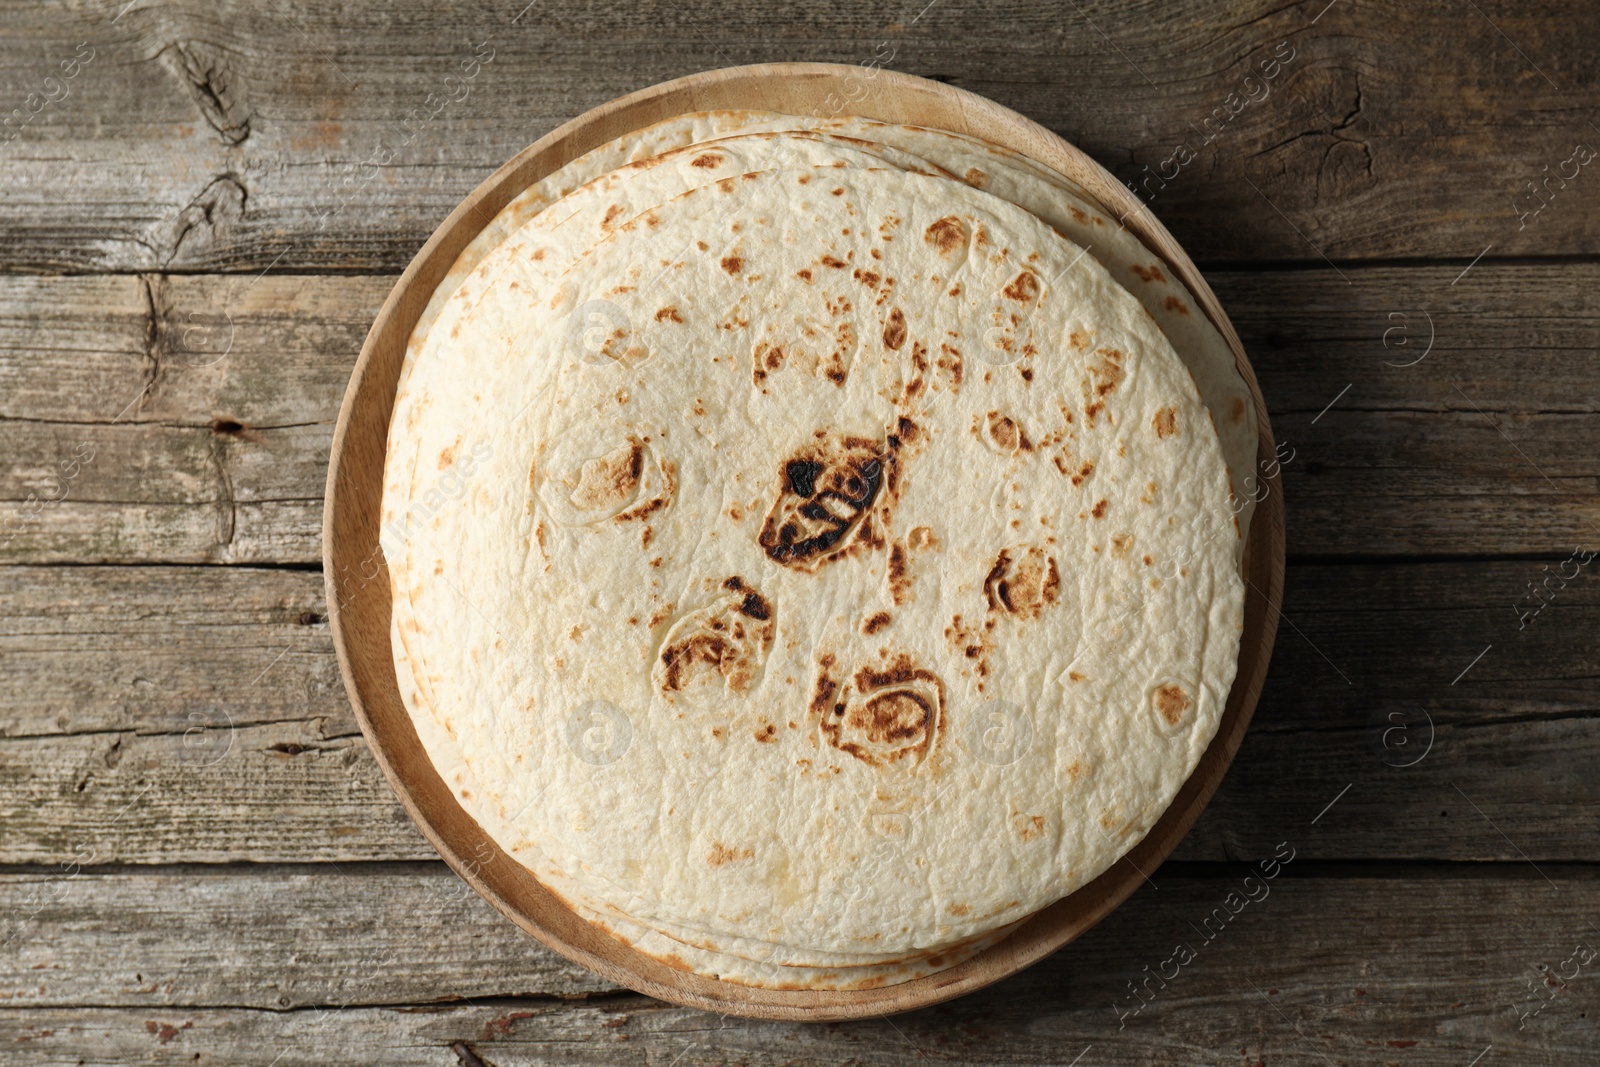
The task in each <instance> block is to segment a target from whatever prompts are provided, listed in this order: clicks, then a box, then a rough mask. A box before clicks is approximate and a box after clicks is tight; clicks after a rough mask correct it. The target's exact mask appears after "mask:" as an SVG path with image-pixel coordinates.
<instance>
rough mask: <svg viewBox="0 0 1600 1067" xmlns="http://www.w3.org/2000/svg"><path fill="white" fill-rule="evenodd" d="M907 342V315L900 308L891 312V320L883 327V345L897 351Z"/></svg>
mask: <svg viewBox="0 0 1600 1067" xmlns="http://www.w3.org/2000/svg"><path fill="white" fill-rule="evenodd" d="M905 343H906V316H905V312H903V311H901V310H900V309H899V308H893V309H892V310H890V312H889V321H888V322H887V323H886V324H885V325H884V327H883V345H884V347H885V348H892V349H895V350H896V351H898V350H899V348H900V346H901V345H903V344H905Z"/></svg>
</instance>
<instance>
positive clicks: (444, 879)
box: [0, 851, 617, 1009]
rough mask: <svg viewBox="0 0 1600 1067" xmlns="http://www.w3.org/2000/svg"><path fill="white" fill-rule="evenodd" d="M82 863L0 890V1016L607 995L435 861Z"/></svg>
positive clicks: (1, 878)
mask: <svg viewBox="0 0 1600 1067" xmlns="http://www.w3.org/2000/svg"><path fill="white" fill-rule="evenodd" d="M94 860H95V856H94V855H93V854H92V853H91V852H89V851H85V852H84V853H83V854H82V862H79V863H75V864H72V865H67V866H64V867H60V868H48V869H45V870H43V871H41V872H39V873H36V874H35V873H23V874H8V875H0V916H3V917H4V919H3V924H0V942H3V943H4V944H5V949H4V951H0V1005H4V1006H7V1007H21V1006H29V1005H32V1006H40V1007H42V1006H46V1005H49V1006H56V1007H64V1006H70V1005H73V1004H105V1005H115V1006H118V1007H155V1006H160V1007H170V1006H175V1005H186V1006H187V1005H207V1004H227V1005H234V1006H239V1007H252V1008H269V1009H281V1008H302V1007H307V1006H313V1005H320V1006H338V1005H345V1004H355V1005H362V1004H373V1003H390V1004H392V1003H401V1002H405V1001H411V1000H415V1001H429V1000H447V999H454V998H460V997H483V996H508V995H519V994H522V995H546V996H576V995H581V994H586V993H595V992H606V991H615V990H616V988H617V987H616V986H613V985H611V984H610V983H608V982H606V981H604V980H603V979H601V978H599V977H598V976H596V975H594V974H593V973H591V972H589V971H588V970H585V969H584V968H582V967H580V966H578V965H577V964H574V963H569V962H568V961H567V960H566V959H565V958H563V957H561V956H558V955H556V954H555V953H553V952H551V951H549V950H548V949H546V948H544V947H543V946H542V945H540V944H539V943H538V942H537V941H535V940H534V939H533V938H531V937H528V936H526V935H524V934H523V933H522V932H521V931H520V930H519V929H517V927H515V926H514V925H512V923H511V922H510V921H509V920H507V919H505V918H504V917H502V916H501V915H500V913H499V912H497V911H495V910H494V909H493V908H492V907H490V906H489V905H488V904H487V903H486V902H485V901H484V900H483V898H481V897H479V896H478V894H477V893H475V892H473V890H472V887H471V886H469V885H467V883H466V882H464V881H462V880H461V879H459V878H457V877H456V876H455V875H454V874H453V873H451V872H450V870H449V869H448V868H446V867H445V866H444V865H443V864H442V863H439V862H437V861H436V862H433V863H418V864H377V865H374V864H316V865H311V866H300V867H292V868H284V867H265V868H250V867H221V868H216V869H214V870H212V871H208V870H206V869H204V868H196V867H183V868H176V869H171V868H168V869H162V870H159V871H157V872H152V873H138V874H130V873H116V872H108V871H105V870H103V869H93V868H90V869H87V870H86V869H85V866H86V865H87V864H92V863H93V862H94ZM198 959H205V960H206V961H207V965H206V966H204V967H196V966H195V965H194V964H195V962H196V960H198Z"/></svg>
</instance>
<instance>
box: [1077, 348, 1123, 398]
mask: <svg viewBox="0 0 1600 1067" xmlns="http://www.w3.org/2000/svg"><path fill="white" fill-rule="evenodd" d="M1095 355H1097V356H1099V357H1100V359H1099V361H1098V362H1095V363H1091V364H1089V379H1088V380H1087V381H1086V382H1084V387H1083V391H1084V395H1085V396H1087V397H1090V398H1091V399H1100V398H1103V397H1106V396H1109V395H1111V394H1112V393H1114V392H1116V389H1117V386H1119V385H1121V384H1122V380H1123V379H1124V378H1125V377H1127V372H1126V371H1125V370H1123V367H1122V360H1123V355H1122V353H1121V352H1120V351H1118V350H1117V349H1115V348H1101V349H1096V351H1095Z"/></svg>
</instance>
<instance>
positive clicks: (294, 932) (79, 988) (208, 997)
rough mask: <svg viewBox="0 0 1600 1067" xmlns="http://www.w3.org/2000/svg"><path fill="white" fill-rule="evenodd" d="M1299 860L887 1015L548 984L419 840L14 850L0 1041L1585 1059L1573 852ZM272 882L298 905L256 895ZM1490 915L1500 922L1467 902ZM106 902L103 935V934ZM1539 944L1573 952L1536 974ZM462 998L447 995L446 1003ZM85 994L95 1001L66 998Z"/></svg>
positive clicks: (1168, 881) (31, 1048)
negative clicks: (122, 866)
mask: <svg viewBox="0 0 1600 1067" xmlns="http://www.w3.org/2000/svg"><path fill="white" fill-rule="evenodd" d="M1303 862H1304V861H1303V860H1301V859H1299V858H1297V859H1296V860H1294V861H1293V862H1292V863H1290V864H1289V865H1288V866H1286V867H1284V868H1282V870H1281V873H1280V874H1279V876H1278V877H1277V878H1276V879H1274V880H1271V881H1269V882H1266V883H1262V882H1260V881H1259V879H1258V880H1257V881H1256V882H1255V883H1253V884H1252V887H1251V890H1250V891H1251V892H1253V893H1255V894H1256V895H1257V896H1258V897H1261V893H1262V890H1263V887H1264V888H1265V890H1266V895H1265V897H1264V898H1261V899H1258V900H1257V901H1255V902H1253V903H1250V904H1248V905H1245V906H1243V908H1242V910H1240V911H1239V912H1238V913H1237V915H1230V913H1229V912H1228V911H1227V910H1226V905H1225V904H1224V901H1225V900H1226V899H1227V896H1228V894H1229V893H1230V892H1236V891H1242V890H1241V887H1243V886H1244V884H1245V883H1244V880H1243V879H1244V876H1245V875H1247V874H1248V873H1249V872H1248V871H1247V870H1245V869H1243V868H1237V867H1234V868H1223V869H1217V870H1214V871H1211V872H1209V873H1206V874H1200V875H1196V874H1191V873H1187V872H1185V871H1184V870H1181V869H1174V868H1166V869H1163V870H1162V871H1161V872H1159V874H1158V876H1157V877H1158V881H1159V885H1160V889H1159V891H1156V890H1152V889H1149V888H1146V889H1143V890H1141V891H1140V892H1139V893H1137V894H1136V895H1135V896H1134V897H1133V899H1132V900H1130V901H1129V902H1128V903H1127V904H1126V905H1125V906H1124V907H1123V908H1121V909H1120V910H1119V911H1118V912H1117V913H1116V914H1115V915H1113V916H1112V917H1111V918H1109V919H1108V920H1106V922H1104V923H1102V924H1101V925H1100V926H1099V927H1097V928H1096V929H1095V930H1093V931H1091V932H1090V933H1089V934H1087V935H1085V936H1084V937H1083V938H1082V939H1080V940H1079V941H1078V942H1076V943H1075V944H1073V945H1071V946H1069V947H1068V948H1066V949H1064V950H1063V951H1062V952H1060V953H1058V954H1056V955H1055V956H1054V957H1052V958H1051V959H1049V960H1047V961H1045V962H1043V963H1041V964H1039V965H1038V966H1036V967H1034V968H1033V969H1031V970H1029V971H1027V972H1025V973H1024V974H1021V975H1018V976H1016V977H1015V978H1012V979H1010V980H1008V981H1005V982H1002V983H1000V984H999V985H996V986H993V987H991V988H990V989H988V990H984V991H981V992H979V993H976V994H974V995H972V996H970V997H966V998H963V999H962V1000H959V1001H956V1002H953V1003H950V1004H946V1005H942V1006H940V1007H936V1008H931V1009H928V1010H925V1011H920V1012H915V1013H912V1014H909V1015H902V1016H897V1017H895V1018H894V1019H893V1020H892V1021H889V1020H884V1019H872V1020H867V1021H864V1022H856V1023H844V1024H833V1025H829V1026H815V1025H806V1024H803V1023H761V1022H752V1021H748V1020H740V1019H738V1018H734V1017H731V1016H728V1017H719V1016H717V1015H714V1014H703V1013H699V1012H694V1011H689V1010H686V1009H681V1008H673V1007H669V1006H667V1005H663V1004H660V1003H658V1002H654V1001H650V1000H647V999H645V998H642V997H637V996H633V995H630V994H625V993H618V994H612V995H601V996H594V997H591V998H589V999H587V1000H583V1001H576V1002H573V1001H567V1000H562V999H553V998H552V997H551V996H549V994H554V995H555V997H562V998H564V997H569V996H571V995H572V994H573V993H584V992H588V991H590V990H592V989H593V988H594V987H593V986H592V985H586V984H585V983H584V981H583V979H582V977H581V975H578V974H574V973H571V972H569V971H568V970H567V969H566V968H565V966H564V965H563V964H562V963H561V961H560V960H559V959H557V958H555V957H553V956H552V955H551V954H548V953H545V952H543V951H542V950H540V949H537V948H536V947H533V946H531V945H530V944H529V942H527V940H526V939H524V938H521V937H519V936H518V935H517V934H516V932H515V931H514V930H513V929H511V928H510V927H509V926H508V925H507V924H506V923H504V922H503V921H502V920H500V919H499V918H498V917H497V916H496V915H495V914H494V913H493V912H492V911H491V909H489V908H488V906H487V905H484V904H482V903H481V902H479V901H477V900H476V899H475V898H474V899H466V898H459V899H458V898H456V897H454V896H453V895H452V894H453V893H454V891H455V890H456V889H457V888H458V887H459V885H460V883H459V882H458V881H457V880H456V879H455V878H454V876H453V875H450V874H448V873H447V872H445V871H444V870H443V869H442V867H437V866H434V867H431V868H427V869H416V868H411V867H407V868H405V869H404V870H400V871H393V872H378V871H374V870H372V869H370V868H368V869H362V868H355V869H350V870H348V871H347V873H346V874H345V875H344V876H343V877H341V876H340V875H338V874H335V873H331V872H327V871H325V870H323V871H320V872H315V873H312V874H309V875H308V874H306V873H303V872H300V871H293V870H288V871H281V870H277V869H269V870H266V871H262V872H260V875H259V878H257V877H252V876H249V875H242V874H240V873H238V872H236V871H230V872H229V873H227V874H222V875H216V874H208V875H199V876H195V875H192V874H189V873H188V872H182V871H179V872H173V873H170V874H167V873H162V874H154V875H142V874H133V875H128V874H118V875H95V874H85V875H82V876H80V877H78V878H77V879H76V880H74V881H72V882H70V883H66V884H65V886H64V887H63V886H61V885H56V886H50V885H48V884H46V885H44V886H43V887H41V886H40V884H39V880H38V879H37V878H36V877H34V876H6V877H4V878H0V899H4V900H5V901H6V902H7V903H8V904H10V903H12V902H16V903H17V904H19V905H26V906H30V907H37V906H38V905H37V903H33V904H28V902H29V901H30V900H35V901H36V900H37V899H45V900H48V899H51V897H52V896H59V897H61V898H62V899H60V900H59V901H58V902H56V903H52V904H49V905H48V906H47V907H46V908H45V909H43V910H41V911H40V912H39V914H38V916H37V917H36V919H35V920H33V921H31V922H29V923H27V924H24V926H23V928H22V930H21V932H20V934H19V936H18V939H17V942H16V944H18V945H19V948H18V950H17V952H16V954H15V955H13V956H10V957H9V958H0V968H3V970H0V988H4V990H5V991H6V993H7V994H8V999H7V1000H6V1001H5V1002H4V1003H5V1005H6V1006H5V1007H0V1041H3V1042H4V1045H5V1047H6V1048H7V1050H8V1051H7V1057H8V1059H7V1062H8V1063H17V1064H32V1063H40V1064H43V1063H51V1064H55V1063H74V1062H86V1063H93V1064H101V1063H129V1062H135V1061H138V1062H155V1063H173V1064H177V1063H193V1062H194V1060H193V1057H194V1055H195V1054H196V1053H199V1054H201V1055H202V1062H204V1061H207V1060H210V1059H212V1058H215V1059H218V1060H222V1061H225V1062H229V1063H239V1064H256V1065H259V1067H268V1065H269V1064H272V1063H274V1062H276V1063H277V1064H278V1067H283V1065H284V1064H291V1063H292V1064H308V1065H319V1067H320V1065H323V1064H329V1063H338V1064H367V1063H372V1064H428V1065H442V1064H455V1063H456V1062H458V1060H457V1057H458V1056H459V1055H460V1054H459V1053H457V1054H455V1055H452V1052H451V1049H452V1046H455V1045H456V1043H457V1042H462V1043H464V1047H465V1048H466V1049H467V1050H469V1053H470V1054H471V1055H475V1056H477V1057H480V1058H481V1060H482V1061H483V1062H487V1063H493V1064H497V1065H500V1067H509V1065H511V1064H525V1063H540V1064H609V1063H617V1062H630V1063H632V1062H638V1063H652V1064H669V1063H677V1064H679V1067H683V1065H688V1064H693V1065H697V1067H698V1065H713V1064H719V1065H720V1064H729V1063H743V1064H755V1065H772V1067H777V1065H780V1064H785V1065H793V1067H805V1065H812V1064H816V1065H821V1064H839V1063H871V1064H904V1065H907V1067H911V1065H915V1064H924V1063H928V1062H956V1063H961V1062H983V1063H991V1064H1018V1065H1021V1064H1059V1065H1062V1067H1066V1065H1068V1064H1071V1063H1072V1062H1073V1060H1074V1057H1081V1058H1080V1059H1079V1061H1078V1067H1087V1065H1089V1064H1093V1065H1095V1067H1102V1065H1141V1067H1143V1065H1153V1067H1168V1065H1170V1067H1179V1065H1182V1067H1190V1065H1193V1064H1197V1063H1205V1064H1218V1063H1220V1064H1235V1063H1238V1064H1261V1063H1273V1064H1276V1063H1288V1064H1301V1063H1331V1064H1336V1065H1339V1067H1344V1065H1354V1064H1372V1063H1382V1064H1397V1065H1401V1064H1403V1065H1424V1067H1465V1065H1466V1064H1469V1063H1470V1062H1471V1061H1472V1059H1473V1057H1474V1056H1478V1055H1479V1054H1480V1053H1482V1052H1483V1051H1484V1050H1485V1048H1486V1047H1487V1046H1490V1045H1492V1046H1493V1053H1492V1054H1491V1057H1490V1058H1489V1059H1487V1060H1486V1061H1485V1062H1493V1061H1494V1059H1499V1060H1500V1062H1502V1063H1515V1064H1519V1065H1530V1067H1557V1065H1561V1067H1568V1065H1573V1064H1578V1063H1583V1062H1586V1061H1585V1056H1586V1055H1587V1054H1588V1050H1590V1049H1592V1048H1593V1047H1594V1042H1595V1040H1596V1036H1597V1035H1596V1032H1595V1030H1596V1023H1595V1021H1594V1020H1593V1019H1590V1018H1589V1016H1590V1015H1595V1014H1596V1013H1597V1012H1600V982H1596V981H1595V975H1594V968H1595V966H1596V964H1594V963H1590V964H1589V965H1588V966H1587V967H1580V966H1578V959H1581V957H1577V958H1575V957H1574V956H1573V953H1574V951H1575V949H1577V948H1578V947H1579V946H1586V947H1588V948H1590V949H1591V950H1592V949H1594V948H1597V947H1600V933H1596V931H1595V930H1594V927H1593V925H1592V922H1593V919H1592V917H1593V915H1594V913H1595V910H1596V908H1597V907H1600V884H1597V882H1596V880H1595V878H1594V875H1593V872H1592V871H1588V870H1579V871H1571V870H1562V869H1552V870H1550V871H1547V872H1546V873H1548V874H1550V876H1551V880H1550V881H1549V882H1546V881H1545V880H1544V879H1542V878H1540V877H1539V875H1538V874H1537V873H1535V872H1534V871H1533V870H1531V869H1530V868H1528V867H1527V866H1526V865H1522V866H1521V868H1520V869H1512V870H1507V871H1506V872H1504V873H1502V874H1500V875H1498V876H1496V877H1484V876H1482V875H1481V874H1479V873H1478V872H1474V871H1461V870H1458V869H1453V868H1447V869H1438V870H1433V871H1430V872H1427V873H1428V875H1429V876H1428V877H1423V878H1418V877H1415V876H1410V875H1407V874H1403V873H1399V872H1392V873H1379V874H1366V873H1362V872H1359V871H1347V872H1333V871H1330V872H1326V873H1318V872H1316V871H1306V870H1304V869H1301V868H1300V865H1301V864H1302V863H1303ZM269 892H277V893H279V894H282V895H283V896H284V897H285V898H287V899H290V900H293V901H294V902H295V903H296V904H297V905H298V906H299V907H302V908H303V909H304V912H305V914H304V915H303V916H294V915H287V916H286V915H284V914H283V909H282V908H276V909H273V908H270V907H269V906H268V905H266V904H264V903H263V895H264V894H265V893H269ZM39 894H43V896H42V897H40V896H39ZM1236 906H1237V905H1236ZM1216 909H1223V914H1224V915H1229V916H1230V917H1229V919H1228V920H1227V921H1226V922H1219V921H1218V920H1217V919H1216V917H1215V914H1214V912H1215V910H1216ZM1508 914H1516V915H1518V917H1519V918H1518V921H1517V922H1514V923H1512V922H1485V921H1483V919H1484V917H1486V916H1505V915H1508ZM102 917H104V918H102ZM1208 921H1209V922H1210V925H1209V926H1203V925H1202V924H1205V923H1207V922H1208ZM102 922H104V923H107V925H106V926H104V927H103V929H104V930H105V933H106V935H112V934H115V936H114V937H113V936H99V937H97V936H96V934H95V932H94V930H93V929H91V926H92V925H95V924H99V923H102ZM1206 933H1210V934H1211V935H1212V936H1211V938H1210V939H1209V940H1207V939H1206V937H1205V934H1206ZM38 935H43V936H42V937H41V936H38ZM1179 943H1184V944H1187V945H1189V946H1190V947H1191V949H1192V951H1193V952H1194V953H1195V956H1194V959H1193V960H1192V961H1191V962H1190V963H1188V964H1186V965H1185V966H1183V967H1182V968H1181V969H1179V970H1176V972H1175V971H1174V969H1173V966H1172V964H1171V963H1170V962H1168V963H1167V965H1166V973H1167V974H1168V975H1169V976H1172V975H1174V974H1175V975H1176V976H1175V977H1172V978H1171V980H1170V981H1168V982H1163V980H1162V979H1160V978H1159V977H1152V978H1150V980H1149V986H1148V987H1147V988H1148V992H1145V993H1144V994H1143V999H1144V1000H1145V1001H1148V1003H1147V1004H1145V1006H1144V1007H1143V1008H1142V1010H1140V1011H1139V1012H1138V1013H1137V1014H1134V1012H1133V1009H1134V1008H1135V1007H1137V1006H1138V1005H1139V1004H1140V1000H1138V999H1136V998H1135V996H1134V994H1133V993H1132V992H1131V991H1130V988H1129V983H1136V984H1138V986H1139V988H1141V989H1145V988H1146V987H1145V986H1144V985H1143V983H1144V982H1145V981H1146V975H1152V976H1156V975H1158V972H1159V971H1160V970H1161V969H1162V967H1163V962H1164V961H1171V960H1172V959H1173V953H1174V948H1175V946H1176V945H1177V944H1179ZM425 947H427V948H432V949H433V954H432V955H429V954H427V953H426V952H425V951H424V948H425ZM202 960H203V961H204V963H205V965H204V966H203V967H202V966H197V963H199V962H200V961H202ZM375 961H379V962H375ZM1563 964H1565V966H1563ZM1541 965H1542V966H1543V967H1545V968H1548V969H1549V970H1550V971H1551V972H1553V973H1554V974H1557V975H1559V974H1566V975H1568V976H1569V977H1568V978H1567V979H1566V980H1557V978H1555V977H1552V979H1551V981H1552V983H1553V984H1552V985H1548V986H1547V985H1545V972H1542V971H1541V970H1539V968H1540V966H1541ZM1146 968H1148V970H1146ZM1575 970H1576V971H1577V972H1578V973H1577V974H1576V975H1574V974H1573V972H1574V971H1575ZM1163 986H1164V988H1163ZM533 993H544V994H546V995H545V996H542V997H535V996H529V995H528V994H533ZM1152 996H1153V999H1151V998H1152ZM401 997H409V998H414V1001H415V1002H421V1003H414V1004H400V1003H397V1002H396V1000H395V998H401ZM455 998H463V999H464V1002H462V1003H439V1002H440V1001H451V1000H454V999H455ZM428 1001H432V1002H434V1003H433V1004H431V1005H428V1004H426V1002H428ZM84 1002H88V1003H92V1004H94V1005H95V1006H94V1007H91V1008H85V1009H79V1008H77V1007H75V1005H77V1004H80V1003H84ZM1536 1009H1538V1013H1537V1014H1533V1012H1534V1011H1535V1010H1536ZM1524 1013H1527V1017H1526V1018H1523V1015H1524ZM280 1056H281V1059H276V1060H275V1058H276V1057H280ZM460 1062H464V1063H468V1064H471V1063H472V1062H473V1061H471V1060H468V1059H466V1057H464V1056H461V1057H460Z"/></svg>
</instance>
